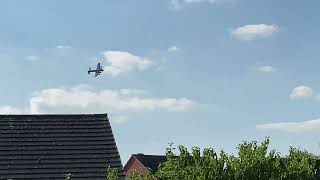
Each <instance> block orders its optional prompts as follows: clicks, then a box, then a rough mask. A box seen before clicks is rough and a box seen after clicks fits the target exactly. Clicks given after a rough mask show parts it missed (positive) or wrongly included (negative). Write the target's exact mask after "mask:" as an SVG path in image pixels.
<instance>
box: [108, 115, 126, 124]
mask: <svg viewBox="0 0 320 180" xmlns="http://www.w3.org/2000/svg"><path fill="white" fill-rule="evenodd" d="M109 119H110V120H111V121H112V122H115V123H117V124H124V123H126V122H127V121H128V117H127V116H111V117H109Z"/></svg>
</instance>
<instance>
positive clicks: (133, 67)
mask: <svg viewBox="0 0 320 180" xmlns="http://www.w3.org/2000/svg"><path fill="white" fill-rule="evenodd" d="M103 55H104V58H105V61H106V63H108V64H109V65H108V66H105V71H104V72H105V73H106V74H110V75H111V76H119V75H120V74H123V73H127V72H130V71H144V70H146V69H148V68H150V67H151V66H152V65H153V62H152V61H151V60H149V59H148V58H144V57H139V56H136V55H133V54H130V53H129V52H124V51H106V52H103Z"/></svg>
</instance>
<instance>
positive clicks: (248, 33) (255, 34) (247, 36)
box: [231, 24, 279, 41]
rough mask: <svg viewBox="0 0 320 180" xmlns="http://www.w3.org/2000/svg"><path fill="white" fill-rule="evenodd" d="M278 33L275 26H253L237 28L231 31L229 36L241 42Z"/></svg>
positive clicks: (277, 28)
mask: <svg viewBox="0 0 320 180" xmlns="http://www.w3.org/2000/svg"><path fill="white" fill-rule="evenodd" d="M278 31H279V27H278V26H277V25H274V24H272V25H267V24H255V25H245V26H241V27H238V28H236V29H234V30H232V31H231V35H232V36H233V37H234V38H236V39H238V40H243V41H252V40H255V39H258V38H266V37H269V36H271V35H273V34H274V33H276V32H278Z"/></svg>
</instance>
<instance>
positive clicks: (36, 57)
mask: <svg viewBox="0 0 320 180" xmlns="http://www.w3.org/2000/svg"><path fill="white" fill-rule="evenodd" d="M39 59H40V58H39V57H38V56H27V57H26V60H27V61H38V60H39Z"/></svg>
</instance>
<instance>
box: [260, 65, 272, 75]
mask: <svg viewBox="0 0 320 180" xmlns="http://www.w3.org/2000/svg"><path fill="white" fill-rule="evenodd" d="M257 70H258V71H260V72H263V73H273V72H275V71H276V68H274V67H273V66H271V65H263V66H259V67H257Z"/></svg>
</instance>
